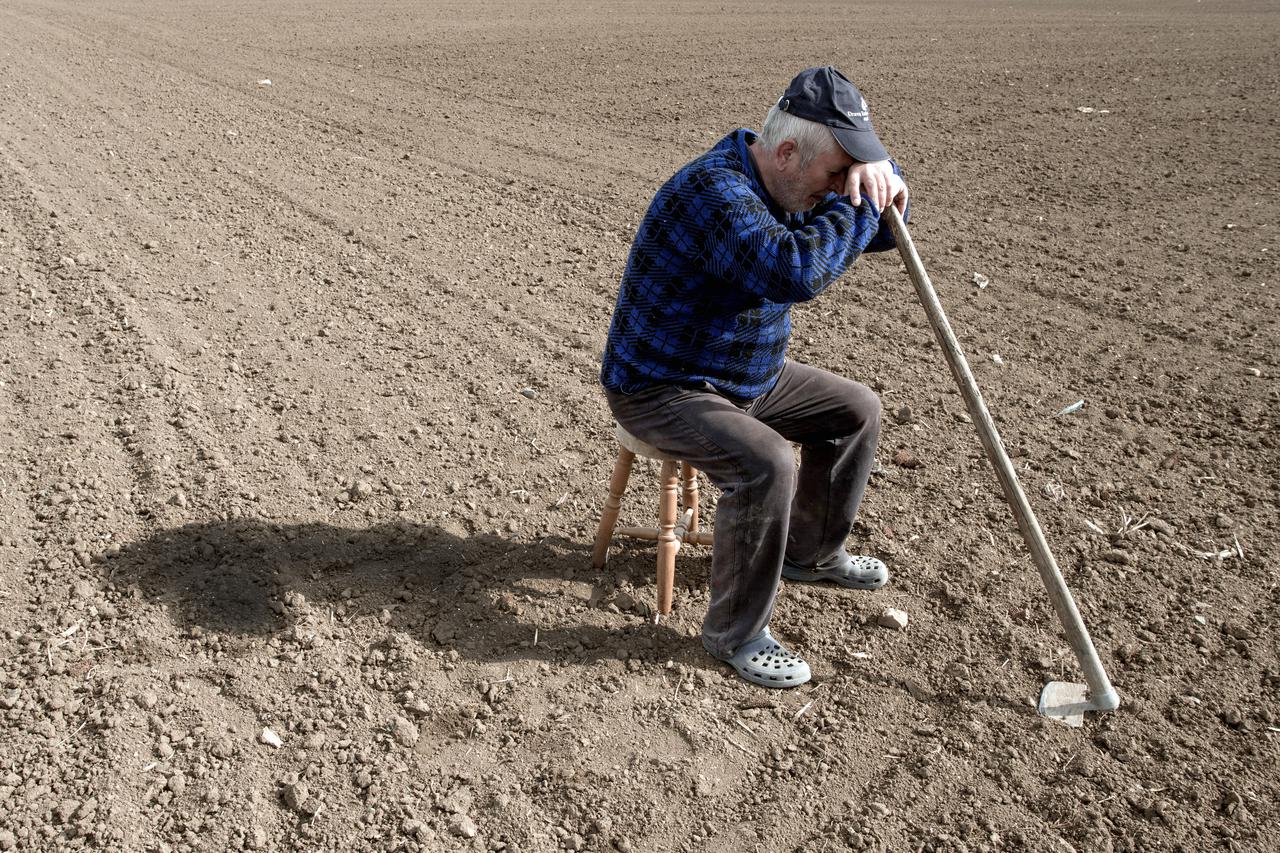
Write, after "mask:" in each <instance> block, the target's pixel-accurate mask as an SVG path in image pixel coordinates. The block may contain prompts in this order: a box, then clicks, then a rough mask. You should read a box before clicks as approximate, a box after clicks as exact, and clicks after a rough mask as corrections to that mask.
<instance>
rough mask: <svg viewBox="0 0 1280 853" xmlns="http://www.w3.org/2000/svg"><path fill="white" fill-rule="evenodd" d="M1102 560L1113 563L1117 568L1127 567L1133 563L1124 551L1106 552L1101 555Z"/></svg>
mask: <svg viewBox="0 0 1280 853" xmlns="http://www.w3.org/2000/svg"><path fill="white" fill-rule="evenodd" d="M1102 559H1104V560H1106V561H1107V562H1108V563H1115V564H1116V565H1117V566H1127V565H1129V564H1130V563H1132V562H1133V558H1132V557H1130V556H1129V555H1128V554H1126V553H1125V552H1124V551H1118V550H1117V551H1108V552H1107V553H1105V554H1103V555H1102Z"/></svg>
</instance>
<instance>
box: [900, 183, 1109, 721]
mask: <svg viewBox="0 0 1280 853" xmlns="http://www.w3.org/2000/svg"><path fill="white" fill-rule="evenodd" d="M884 215H885V216H886V217H887V218H888V220H889V227H890V228H892V229H893V236H894V238H895V239H896V240H897V244H898V253H899V254H901V255H902V262H903V263H904V264H906V267H907V273H908V274H909V275H910V276H911V281H912V282H914V283H915V286H916V295H917V296H918V297H919V298H920V304H921V305H923V306H924V310H925V313H926V314H928V315H929V323H930V324H931V325H932V326H933V332H934V334H935V335H936V336H937V338H938V343H939V344H940V345H941V346H942V352H943V354H944V355H945V356H946V357H947V365H948V366H949V367H950V368H951V375H952V376H953V377H954V378H955V380H956V384H957V385H958V386H959V387H960V394H961V396H963V397H964V402H965V406H966V407H967V408H968V410H969V417H970V418H971V419H972V420H973V424H974V426H975V427H977V429H978V438H979V439H981V441H982V446H983V448H984V449H985V450H986V452H987V458H988V459H990V460H991V465H992V467H993V468H995V471H996V477H997V479H999V480H1000V487H1001V488H1002V489H1003V490H1004V497H1005V500H1007V501H1008V502H1009V506H1010V507H1011V508H1012V509H1013V515H1014V518H1016V519H1017V520H1018V529H1019V530H1021V531H1022V538H1023V539H1024V540H1025V541H1026V543H1027V547H1028V548H1029V549H1030V550H1031V557H1032V559H1034V560H1035V563H1036V568H1038V569H1039V570H1040V580H1041V581H1043V583H1044V586H1045V589H1046V590H1048V592H1049V599H1050V601H1052V602H1053V609H1054V610H1055V611H1056V612H1057V614H1058V619H1059V621H1061V622H1062V627H1063V629H1064V630H1065V631H1066V633H1067V639H1068V641H1070V643H1071V648H1072V650H1073V651H1074V652H1075V654H1076V660H1077V661H1079V663H1080V668H1081V669H1082V670H1084V676H1085V681H1086V683H1087V684H1088V685H1089V694H1090V696H1089V704H1090V707H1092V708H1095V709H1097V710H1100V711H1111V710H1114V709H1115V708H1118V707H1119V706H1120V696H1119V695H1118V694H1117V693H1116V690H1115V688H1114V687H1112V686H1111V681H1110V680H1109V679H1108V678H1107V673H1106V671H1105V670H1103V668H1102V662H1101V661H1100V660H1098V652H1097V650H1096V649H1095V648H1094V646H1093V640H1092V639H1090V637H1089V631H1088V629H1087V628H1085V626H1084V621H1083V620H1082V619H1081V618H1080V611H1079V610H1078V609H1077V608H1076V603H1075V600H1074V599H1072V597H1071V591H1070V590H1068V589H1067V583H1066V581H1065V580H1063V578H1062V572H1061V571H1059V570H1058V564H1057V562H1056V561H1055V560H1054V559H1053V554H1052V553H1051V552H1050V551H1049V546H1048V545H1047V544H1046V543H1045V540H1044V534H1043V533H1042V532H1041V531H1040V523H1039V522H1038V521H1036V515H1035V513H1034V512H1033V511H1032V509H1031V504H1030V503H1028V502H1027V496H1026V494H1025V493H1023V491H1022V485H1021V484H1020V483H1019V482H1018V475H1017V473H1015V471H1014V468H1013V463H1012V462H1010V461H1009V454H1008V453H1006V452H1005V449H1004V445H1003V444H1002V443H1001V441H1000V435H999V433H997V432H996V425H995V423H994V422H993V421H992V420H991V414H990V413H989V412H988V411H987V405H986V403H984V402H983V400H982V392H980V391H979V390H978V383H977V382H976V381H974V378H973V373H972V371H970V370H969V362H968V361H966V360H965V357H964V352H963V351H961V349H960V343H959V342H958V341H957V340H956V336H955V333H954V332H952V331H951V324H950V323H948V322H947V315H946V314H944V313H943V311H942V304H941V303H940V302H939V301H938V294H937V293H936V292H935V291H934V289H933V283H932V282H930V281H929V274H928V273H926V272H925V271H924V264H922V263H921V262H920V256H919V255H918V254H916V247H915V244H914V243H913V242H912V241H911V235H910V234H909V233H907V226H906V223H904V222H903V221H902V216H901V214H899V213H898V209H897V208H896V207H894V206H893V205H889V207H888V208H887V210H886V211H885V213H884Z"/></svg>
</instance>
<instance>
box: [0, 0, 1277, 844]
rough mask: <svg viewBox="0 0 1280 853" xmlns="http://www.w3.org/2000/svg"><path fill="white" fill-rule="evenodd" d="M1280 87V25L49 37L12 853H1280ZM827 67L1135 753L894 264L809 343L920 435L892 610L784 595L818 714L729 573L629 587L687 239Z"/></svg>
mask: <svg viewBox="0 0 1280 853" xmlns="http://www.w3.org/2000/svg"><path fill="white" fill-rule="evenodd" d="M1277 44H1280V13H1278V12H1277V10H1276V8H1275V6H1274V4H1271V3H1262V2H1256V3H1255V2H1223V3H1218V2H1214V3H1189V2H1175V3H1164V2H1160V3H1157V2H1143V3H1136V2H1121V3H1108V4H1098V3H1084V2H1073V3H1066V2H1046V3H1034V4H1033V3H1020V4H1013V5H1007V4H1006V5H1000V6H992V5H990V4H985V3H976V2H964V3H929V2H902V3H892V4H890V3H877V4H864V5H858V6H854V5H848V4H834V5H832V4H827V5H826V6H822V7H816V6H805V5H785V4H766V3H757V2H747V3H737V4H724V3H711V2H701V0H699V2H689V3H638V2H602V3H590V2H583V0H566V2H561V3H550V2H543V0H521V1H520V2H515V3H498V2H492V0H491V1H490V2H484V3H460V2H454V3H448V2H426V3H419V2H409V0H380V2H376V3H338V2H332V0H312V2H301V0H281V2H276V3H271V4H260V3H247V2H243V0H228V2H221V3H215V2H210V0H190V2H184V3H144V2H141V0H102V2H94V3H83V2H71V0H5V2H4V3H3V4H0V308H2V309H3V310H2V311H0V344H2V346H0V418H3V421H2V423H0V513H2V517H3V520H4V523H3V528H2V529H0V851H6V850H14V849H16V850H23V851H35V850H54V849H80V848H86V849H109V850H126V851H178V850H183V851H185V850H202V851H222V850H238V849H258V850H295V849H307V850H351V849H359V850H366V849H367V850H432V851H434V850H492V851H499V850H505V851H517V850H523V851H549V850H559V849H569V850H617V851H726V853H729V852H730V851H735V852H736V851H782V850H786V851H790V850H797V851H826V850H842V849H854V850H886V851H887V850H892V851H897V850H932V851H942V850H948V851H960V850H970V851H978V850H992V851H1003V850H1010V851H1045V850H1053V851H1067V850H1078V851H1094V850H1132V851H1137V850H1179V849H1180V850H1187V851H1201V850H1208V849H1230V850H1268V849H1270V850H1275V849H1280V842H1278V841H1277V837H1278V833H1280V806H1278V805H1277V803H1278V802H1280V766H1278V763H1280V762H1278V761H1277V758H1278V756H1280V630H1278V629H1277V615H1278V614H1277V609H1278V605H1280V546H1278V545H1277V539H1276V530H1277V528H1278V527H1280V509H1278V508H1280V450H1278V435H1277V429H1278V427H1280V416H1278V415H1277V404H1278V403H1280V385H1278V384H1277V377H1278V376H1280V328H1278V325H1280V319H1278V314H1277V296H1276V294H1277V290H1280V276H1278V274H1277V272H1278V271H1277V263H1276V256H1277V254H1280V240H1277V228H1276V226H1277V221H1278V219H1280V127H1278V122H1280V109H1278V108H1277V103H1278V101H1280V92H1278V88H1280V61H1278V60H1277V51H1276V45H1277ZM823 63H831V64H834V65H836V66H837V67H839V68H841V69H843V70H844V71H845V72H846V73H848V74H849V76H851V77H852V78H853V79H854V80H855V81H856V82H857V83H858V84H859V86H860V87H861V89H862V90H863V92H864V93H865V94H866V95H867V98H868V100H869V101H870V102H871V104H872V110H873V114H874V116H875V120H876V125H877V128H878V129H879V131H880V135H881V137H882V139H883V140H884V141H885V143H886V145H887V146H888V148H889V149H890V151H891V152H893V154H894V156H895V157H896V158H897V159H898V160H899V161H900V162H901V164H902V165H903V167H904V169H905V170H906V174H907V177H908V181H909V183H910V186H911V188H912V214H913V221H912V225H911V229H912V235H913V237H914V239H915V242H916V244H917V246H918V248H919V249H920V252H921V254H922V256H923V258H924V261H925V265H926V267H927V268H928V270H929V273H930V274H931V276H932V278H933V281H934V283H935V285H936V286H937V288H938V290H939V293H940V295H941V298H942V300H943V303H944V306H945V307H946V309H947V311H948V313H949V315H950V318H951V321H952V324H953V325H954V327H955V329H956V330H957V332H958V334H959V336H960V339H961V343H962V345H963V346H964V348H965V351H966V352H967V354H968V356H969V358H970V360H971V363H972V365H973V369H974V373H975V375H976V376H977V379H978V382H979V384H980V385H981V387H982V390H983V392H984V394H985V396H986V400H987V403H988V405H989V406H990V408H991V410H992V412H993V414H994V416H995V419H996V423H997V424H998V426H999V429H1000V431H1001V434H1002V436H1003V438H1004V441H1005V443H1006V445H1007V446H1008V447H1009V449H1010V452H1011V454H1012V455H1013V457H1014V462H1015V464H1016V466H1017V468H1018V473H1019V476H1020V477H1021V479H1022V483H1023V485H1024V487H1025V488H1026V491H1027V493H1028V494H1029V496H1030V498H1031V502H1032V505H1033V506H1034V507H1035V509H1036V512H1037V514H1038V516H1039V520H1040V523H1041V525H1042V526H1043V528H1044V530H1045V534H1046V536H1047V537H1048V540H1049V543H1050V546H1051V548H1052V549H1053V551H1054V553H1055V555H1056V556H1057V559H1058V562H1059V563H1060V565H1061V566H1062V570H1063V573H1064V575H1065V577H1066V579H1067V581H1068V583H1069V584H1070V586H1071V588H1072V590H1073V592H1074V594H1075V596H1076V599H1077V602H1078V604H1079V606H1080V609H1081V612H1082V614H1083V615H1084V619H1085V622H1086V624H1087V625H1088V626H1089V629H1090V631H1091V632H1092V634H1093V637H1094V639H1095V641H1096V643H1097V646H1098V650H1099V653H1100V655H1101V657H1102V660H1103V663H1104V665H1105V666H1106V668H1107V670H1108V673H1109V674H1110V676H1111V678H1112V680H1113V681H1114V682H1115V684H1116V687H1117V689H1118V690H1119V691H1120V693H1121V695H1122V697H1123V700H1124V702H1123V705H1122V707H1121V708H1120V709H1119V710H1118V711H1116V712H1114V713H1111V714H1105V715H1091V716H1089V717H1088V719H1087V720H1086V724H1085V726H1084V728H1081V729H1072V728H1068V727H1066V726H1063V725H1061V724H1059V723H1056V722H1053V721H1049V720H1046V719H1044V718H1042V717H1040V716H1038V715H1037V714H1036V712H1035V707H1034V705H1035V698H1036V696H1037V694H1038V693H1039V690H1040V688H1041V687H1042V686H1043V684H1044V683H1045V682H1046V681H1049V680H1053V679H1062V678H1065V679H1067V680H1080V678H1081V675H1080V672H1079V670H1078V667H1077V665H1076V662H1075V660H1074V657H1073V656H1072V654H1071V652H1070V650H1069V648H1068V646H1067V643H1066V641H1065V639H1064V636H1063V634H1062V631H1061V629H1060V627H1059V625H1058V622H1057V620H1056V618H1055V617H1054V614H1053V611H1052V609H1051V607H1050V605H1049V603H1048V598H1047V596H1046V594H1045V591H1044V589H1043V587H1042V585H1041V583H1040V581H1039V578H1038V576H1037V574H1036V571H1035V567H1034V566H1033V564H1032V562H1031V560H1030V558H1029V556H1028V552H1027V550H1026V548H1025V546H1024V545H1023V542H1022V539H1021V537H1020V535H1019V534H1018V531H1017V529H1016V527H1015V525H1014V523H1013V520H1012V516H1011V514H1010V512H1009V510H1008V508H1007V506H1006V505H1005V503H1004V501H1003V498H1002V497H1001V495H1000V493H999V489H998V487H997V485H996V481H995V478H994V476H993V474H992V471H991V468H990V465H989V464H988V462H987V461H986V459H985V456H984V455H983V452H982V449H981V446H980V445H979V443H978V440H977V437H976V434H975V431H974V427H973V425H972V424H971V423H969V422H968V419H967V416H966V415H965V410H964V405H963V403H962V401H961V399H960V397H959V395H958V394H957V392H956V390H955V386H954V383H953V381H952V379H951V378H950V375H949V374H948V372H947V370H946V368H945V364H944V362H943V359H942V355H941V351H940V349H939V347H938V346H937V345H936V344H935V343H934V341H933V336H932V332H931V330H930V328H929V325H928V323H927V322H926V319H925V315H924V312H923V311H922V309H921V307H920V305H919V304H918V303H917V301H916V298H915V295H914V291H913V290H912V288H911V285H910V282H909V281H908V279H907V276H906V274H905V272H904V270H903V268H902V266H901V264H900V262H899V259H898V258H897V257H896V256H895V255H892V254H887V255H879V256H873V257H867V258H865V259H863V260H861V261H859V263H858V265H857V267H856V268H855V270H854V271H853V272H851V273H850V274H849V275H848V276H846V277H845V279H843V280H842V281H840V282H838V283H837V284H836V285H835V286H833V287H832V288H831V289H830V290H828V291H827V292H826V293H825V294H823V296H822V297H821V298H819V299H817V300H815V301H814V302H812V303H809V304H806V305H803V306H800V307H798V308H797V310H796V333H795V336H794V339H793V342H792V350H791V356H792V357H793V358H795V359H798V360H802V361H806V362H809V363H812V364H816V365H820V366H823V367H826V368H828V369H831V370H835V371H837V372H840V373H842V374H845V375H848V376H851V377H853V378H856V379H859V380H861V381H864V382H866V383H867V384H869V385H871V386H872V387H874V388H875V389H876V390H877V391H878V392H879V393H880V394H881V397H882V399H883V402H884V406H885V425H884V432H883V436H882V442H881V448H880V454H879V458H880V462H881V468H880V470H878V471H877V473H876V474H875V475H874V476H873V479H872V485H871V488H870V490H869V492H868V497H867V499H866V502H865V504H864V507H863V512H862V515H861V518H860V520H859V523H858V525H857V527H856V529H855V531H854V535H853V536H852V537H851V539H850V543H849V545H850V548H851V549H854V550H859V551H864V552H868V553H874V554H877V555H879V556H880V557H882V558H883V559H885V560H886V562H888V563H889V565H890V569H891V571H892V572H893V581H892V583H891V584H890V585H889V586H888V587H887V588H885V589H884V590H881V591H879V592H875V593H862V592H852V591H848V590H842V589H838V588H814V587H808V586H799V585H796V584H785V585H784V587H783V589H782V592H781V594H780V598H779V604H778V609H777V611H776V615H775V618H774V622H773V627H774V629H775V632H776V633H777V634H778V636H779V637H781V638H783V639H784V640H785V641H786V642H787V643H788V644H789V645H791V646H792V647H793V648H795V649H797V650H798V651H801V652H802V653H804V654H805V656H806V657H807V658H808V660H809V661H810V662H811V663H812V665H813V667H814V671H815V676H816V677H815V680H814V681H813V682H812V683H811V684H809V685H806V686H805V687H803V688H800V689H797V690H795V691H790V692H786V693H776V692H766V691H762V690H760V689H757V688H754V687H751V686H749V685H747V684H746V683H745V682H742V681H740V680H739V679H737V678H736V677H735V676H734V675H733V674H732V672H730V671H729V670H728V669H727V668H725V667H724V666H723V665H722V664H719V663H718V662H716V661H715V660H713V659H711V658H710V657H708V656H707V655H706V654H705V653H704V652H703V651H702V649H701V644H700V643H699V641H698V635H699V630H700V624H701V619H702V615H703V612H704V608H705V606H706V602H707V588H706V580H707V570H708V556H709V552H708V551H707V550H706V549H699V548H690V549H689V550H687V551H685V552H682V554H681V556H680V558H679V562H678V568H677V585H676V600H675V611H674V613H673V614H672V616H671V617H670V618H666V619H662V620H659V621H657V622H655V620H654V618H653V616H652V607H653V603H654V592H655V587H654V578H653V562H654V551H653V548H652V547H651V546H650V545H648V544H645V543H641V542H634V541H629V542H619V543H617V544H616V545H615V547H614V550H613V552H612V557H611V559H610V562H609V564H608V565H607V567H606V568H605V570H604V571H603V572H596V571H593V570H592V569H591V566H590V550H591V538H592V535H593V533H594V529H595V524H596V520H597V518H598V515H599V511H600V509H601V506H602V504H603V501H604V498H605V486H606V482H607V479H608V475H609V471H610V468H611V466H612V461H613V458H614V455H615V452H616V446H615V444H614V440H613V434H612V423H611V420H610V418H609V414H608V411H607V409H606V407H605V404H604V399H603V395H602V393H601V391H600V389H599V386H598V384H597V380H596V375H597V371H598V366H599V355H600V351H601V347H602V344H603V341H604V336H605V332H606V329H607V325H608V320H609V316H610V312H611V310H612V307H613V301H614V297H615V294H616V290H617V282H618V279H619V276H620V273H621V271H622V268H623V265H624V263H625V259H626V254H627V251H628V247H629V245H630V241H631V237H632V235H633V232H634V229H635V226H636V225H637V223H638V221H639V219H640V217H641V216H642V214H643V212H644V210H645V208H646V206H647V204H648V201H649V199H650V198H651V197H652V194H653V192H654V191H655V190H656V189H657V187H658V186H659V185H660V184H661V183H662V182H663V181H665V180H666V178H667V177H668V176H669V175H670V174H671V173H672V172H673V171H674V170H675V169H676V168H678V166H679V165H680V164H682V163H684V162H687V161H688V160H689V159H691V158H693V157H694V156H696V155H697V154H699V153H701V152H702V151H703V150H705V149H706V148H707V147H709V146H710V145H712V144H714V142H716V141H717V140H719V139H720V138H721V137H722V136H724V135H725V134H726V133H727V132H729V131H731V130H733V129H735V128H737V127H743V126H747V127H759V123H760V121H761V120H762V119H763V116H764V113H765V110H766V109H767V107H768V106H769V104H770V103H772V101H773V99H775V98H776V97H777V96H778V95H779V94H780V93H781V91H782V89H783V88H784V87H785V85H786V83H787V81H788V80H789V79H790V78H791V76H792V75H793V74H794V73H795V72H796V71H798V70H800V69H801V68H804V67H806V66H808V65H814V64H823ZM975 274H977V276H979V277H980V278H981V280H982V281H985V282H987V283H986V286H984V287H979V286H978V285H977V281H978V280H979V279H977V278H975ZM1078 400H1083V401H1084V405H1083V407H1082V408H1080V409H1079V410H1078V411H1075V412H1073V413H1070V414H1064V415H1058V414H1057V413H1058V412H1060V411H1061V410H1063V409H1064V408H1066V407H1068V406H1070V404H1072V403H1074V402H1076V401H1078ZM899 451H905V453H904V454H900V453H899ZM908 455H909V456H911V457H914V459H916V460H918V461H919V462H920V463H922V464H921V465H920V466H919V467H907V466H904V465H901V464H895V462H894V459H895V456H896V457H897V458H898V460H899V461H903V460H907V459H908ZM655 481H656V477H655V476H654V469H653V468H652V467H651V466H649V465H648V464H645V465H641V466H640V468H639V470H638V471H637V472H636V474H635V475H634V476H633V480H632V482H633V486H632V490H631V493H630V495H629V497H628V500H627V502H626V503H625V504H624V508H623V519H624V523H631V524H647V523H651V518H652V515H653V513H654V512H655V511H656V483H655ZM704 493H705V494H706V495H707V496H708V497H709V498H710V499H712V500H713V499H714V492H713V490H712V489H711V488H710V487H707V488H705V490H704ZM706 515H707V518H708V521H709V522H710V523H711V524H712V525H713V524H714V512H713V511H708V512H707V513H706ZM886 607H896V608H899V609H902V610H905V611H906V612H907V613H908V614H909V616H910V623H909V625H908V626H907V627H906V628H905V630H902V631H894V630H888V629H885V628H882V627H879V626H878V624H877V620H878V617H879V616H880V614H881V613H882V611H883V610H884V609H885V608H886ZM264 729H269V730H270V731H271V732H273V733H274V734H275V735H276V736H278V744H279V745H278V746H273V745H271V744H270V743H266V742H264V741H266V740H271V739H272V738H271V736H269V735H264Z"/></svg>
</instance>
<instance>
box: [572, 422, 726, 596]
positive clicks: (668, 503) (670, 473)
mask: <svg viewBox="0 0 1280 853" xmlns="http://www.w3.org/2000/svg"><path fill="white" fill-rule="evenodd" d="M617 436H618V443H619V444H620V445H622V446H621V447H620V448H618V461H617V462H616V463H614V466H613V476H612V477H611V478H610V479H609V497H608V499H607V500H606V501H605V502H604V512H603V513H601V515H600V528H599V529H598V530H597V531H596V542H595V550H594V551H593V552H592V554H591V565H593V566H594V567H595V568H597V569H600V568H604V563H605V559H606V558H607V557H608V554H609V541H610V540H611V539H612V538H613V534H614V527H615V526H616V525H617V523H618V510H619V509H620V508H621V507H622V493H623V492H625V491H626V490H627V480H628V479H629V478H630V477H631V465H632V463H634V462H635V460H636V457H637V456H644V457H646V458H648V459H657V460H659V461H660V462H662V471H661V472H660V473H659V475H658V484H659V486H660V487H661V489H662V492H661V495H660V496H659V498H658V526H657V527H619V528H618V529H617V534H618V535H619V536H630V537H632V538H634V539H647V540H649V541H650V542H653V541H656V542H657V543H658V612H659V613H661V614H663V615H666V614H668V613H670V612H671V597H672V587H673V586H674V584H675V577H676V554H677V553H678V552H679V551H680V546H681V545H683V544H684V543H686V542H692V543H695V544H698V545H710V544H711V534H710V533H702V532H699V530H698V471H697V469H695V468H694V467H693V466H692V465H690V464H689V463H688V462H683V461H681V460H679V459H676V458H675V457H674V456H668V455H666V454H665V453H662V452H661V451H659V450H658V449H657V448H656V447H653V446H652V445H649V444H645V443H644V442H643V441H641V440H640V439H638V438H636V437H635V436H634V435H632V434H631V433H629V432H627V431H626V430H624V429H623V428H622V427H618V430H617ZM682 480H683V482H682Z"/></svg>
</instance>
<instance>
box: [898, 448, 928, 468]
mask: <svg viewBox="0 0 1280 853" xmlns="http://www.w3.org/2000/svg"><path fill="white" fill-rule="evenodd" d="M893 464H894V465H897V466H898V467H899V468H923V467H924V463H923V462H921V461H920V460H919V459H917V458H916V456H915V454H914V453H912V452H911V451H909V450H898V451H895V452H894V454H893Z"/></svg>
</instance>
